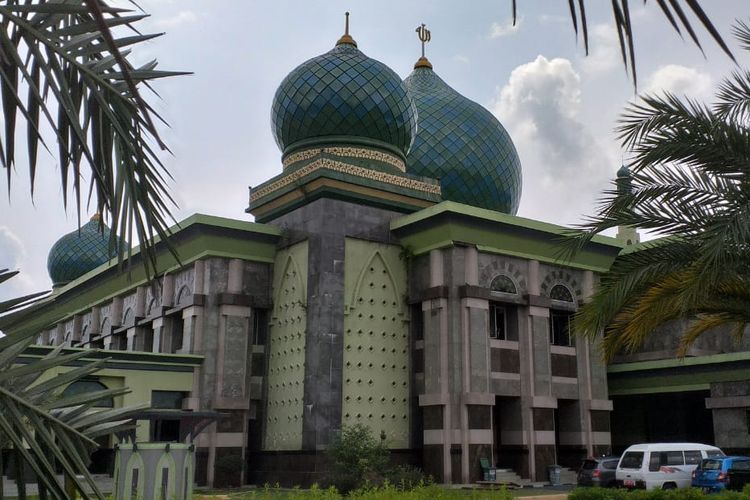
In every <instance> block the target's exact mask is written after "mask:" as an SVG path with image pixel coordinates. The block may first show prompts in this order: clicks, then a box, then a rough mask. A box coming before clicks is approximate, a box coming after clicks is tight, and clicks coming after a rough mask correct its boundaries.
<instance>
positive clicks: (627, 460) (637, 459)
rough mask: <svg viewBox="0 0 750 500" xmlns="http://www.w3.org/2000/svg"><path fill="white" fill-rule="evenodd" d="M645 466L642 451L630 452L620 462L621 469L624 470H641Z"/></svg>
mask: <svg viewBox="0 0 750 500" xmlns="http://www.w3.org/2000/svg"><path fill="white" fill-rule="evenodd" d="M642 464H643V452H642V451H629V452H627V453H626V454H625V455H624V456H623V457H622V460H621V461H620V467H621V468H623V469H640V468H641V465H642Z"/></svg>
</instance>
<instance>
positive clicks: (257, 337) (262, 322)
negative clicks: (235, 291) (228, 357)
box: [253, 309, 268, 345]
mask: <svg viewBox="0 0 750 500" xmlns="http://www.w3.org/2000/svg"><path fill="white" fill-rule="evenodd" d="M267 332H268V315H267V311H266V310H265V309H253V344H255V345H263V344H265V343H266V336H267Z"/></svg>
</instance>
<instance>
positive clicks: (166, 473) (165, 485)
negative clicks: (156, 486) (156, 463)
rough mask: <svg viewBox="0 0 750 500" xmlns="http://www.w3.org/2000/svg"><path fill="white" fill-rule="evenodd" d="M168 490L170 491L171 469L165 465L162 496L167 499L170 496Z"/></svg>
mask: <svg viewBox="0 0 750 500" xmlns="http://www.w3.org/2000/svg"><path fill="white" fill-rule="evenodd" d="M167 491H169V469H168V468H166V467H164V468H162V470H161V497H162V498H163V499H165V500H166V499H167V498H169V495H168V494H167Z"/></svg>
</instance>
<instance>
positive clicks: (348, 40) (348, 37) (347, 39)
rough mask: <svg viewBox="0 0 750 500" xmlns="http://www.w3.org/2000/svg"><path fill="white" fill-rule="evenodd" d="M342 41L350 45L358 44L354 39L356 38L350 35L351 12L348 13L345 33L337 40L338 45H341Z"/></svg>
mask: <svg viewBox="0 0 750 500" xmlns="http://www.w3.org/2000/svg"><path fill="white" fill-rule="evenodd" d="M342 43H348V44H349V45H354V46H355V47H356V46H357V42H355V41H354V38H352V37H351V35H349V13H348V12H347V13H346V26H345V27H344V34H343V35H341V38H339V41H338V42H336V45H341V44H342Z"/></svg>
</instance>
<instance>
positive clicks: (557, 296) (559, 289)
mask: <svg viewBox="0 0 750 500" xmlns="http://www.w3.org/2000/svg"><path fill="white" fill-rule="evenodd" d="M549 298H550V299H552V300H560V301H562V302H573V294H572V293H570V290H568V287H567V286H565V285H555V286H553V287H552V290H550V291H549Z"/></svg>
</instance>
